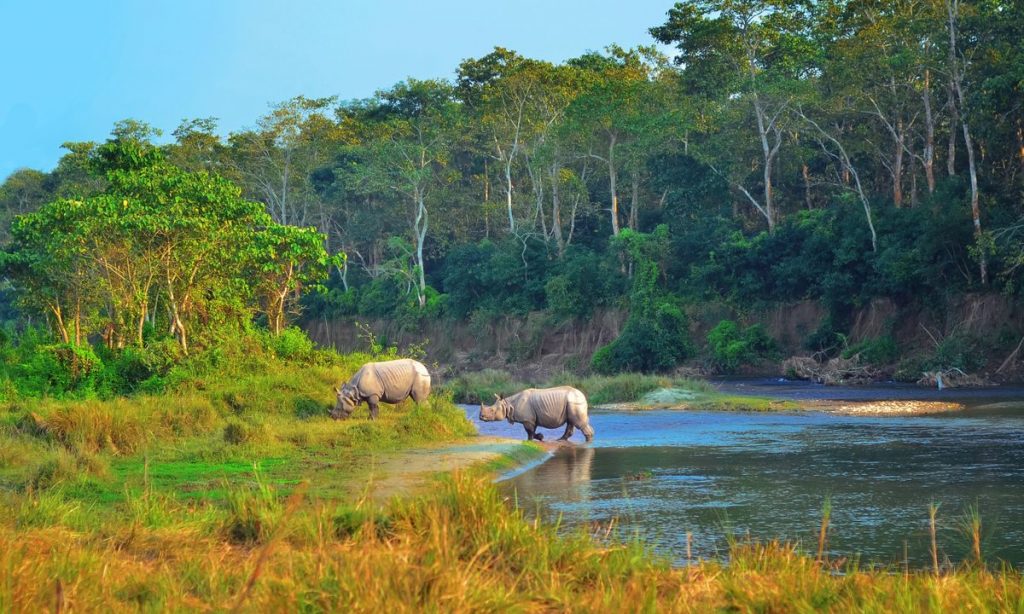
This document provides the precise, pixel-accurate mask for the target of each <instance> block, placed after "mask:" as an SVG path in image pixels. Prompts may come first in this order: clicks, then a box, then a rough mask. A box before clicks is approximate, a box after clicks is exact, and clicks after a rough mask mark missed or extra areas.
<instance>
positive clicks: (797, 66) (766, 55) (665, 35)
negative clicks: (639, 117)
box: [651, 0, 811, 230]
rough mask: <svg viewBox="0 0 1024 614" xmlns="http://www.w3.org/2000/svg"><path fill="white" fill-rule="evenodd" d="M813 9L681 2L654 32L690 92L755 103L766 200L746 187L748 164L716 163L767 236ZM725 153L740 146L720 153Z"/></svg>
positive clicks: (740, 1) (717, 0)
mask: <svg viewBox="0 0 1024 614" xmlns="http://www.w3.org/2000/svg"><path fill="white" fill-rule="evenodd" d="M807 9H808V3H806V2H802V1H801V2H788V1H784V0H696V1H694V2H686V3H677V4H676V5H675V6H674V7H673V8H672V9H670V10H669V13H668V20H667V21H666V22H665V24H664V25H661V26H658V27H655V28H651V34H652V35H653V36H654V37H655V38H656V39H657V40H659V41H660V42H662V43H665V44H672V45H675V46H676V49H677V55H676V57H675V62H676V64H678V65H679V66H680V67H681V68H682V70H681V72H682V77H683V81H684V83H685V84H686V86H687V88H688V90H689V91H691V92H693V93H698V94H700V95H701V96H702V97H710V98H712V100H715V101H717V102H718V103H719V104H722V105H725V106H728V105H732V104H735V103H737V102H742V103H743V104H746V105H749V108H750V110H751V111H752V113H753V120H754V130H753V132H754V134H755V136H756V139H757V142H758V144H759V146H760V161H759V164H758V166H760V170H761V173H760V182H761V193H762V195H761V197H760V198H756V197H755V196H754V195H753V194H752V192H751V190H750V189H748V188H747V187H746V186H745V185H744V183H745V182H746V181H747V180H748V179H747V178H746V177H745V176H744V174H745V173H744V172H743V170H742V169H744V168H748V166H747V164H746V163H745V162H744V161H741V160H735V159H733V160H718V161H714V160H712V161H711V162H717V165H716V166H718V165H721V164H722V162H723V161H724V162H728V163H729V164H730V166H731V167H732V169H733V170H732V172H724V173H723V174H726V175H727V176H728V177H730V181H731V183H732V184H733V185H734V186H735V187H736V189H738V190H739V191H740V192H742V193H743V195H744V196H745V197H746V198H747V200H748V201H749V202H750V204H751V205H752V206H753V207H754V209H755V210H757V212H758V213H760V214H761V215H762V216H763V217H764V218H765V221H766V223H767V225H768V228H769V230H771V229H774V228H775V224H776V222H777V221H778V210H777V209H778V204H777V197H776V194H775V191H774V187H773V185H774V184H773V181H774V173H775V166H776V163H777V160H778V156H779V152H780V149H781V147H782V143H783V138H784V135H785V130H784V128H783V126H782V122H783V121H784V120H785V119H786V112H787V110H789V109H790V108H791V106H792V104H793V102H794V97H795V93H794V86H795V84H796V82H797V81H799V80H800V79H801V78H802V77H803V76H804V74H805V70H806V69H807V67H808V66H807V64H808V57H809V56H810V55H811V49H810V48H809V45H808V40H807V38H806V36H805V34H806V28H807V21H808V19H807V17H808V14H807ZM725 149H731V150H733V151H735V150H736V147H735V145H734V146H733V147H731V148H721V149H720V150H725Z"/></svg>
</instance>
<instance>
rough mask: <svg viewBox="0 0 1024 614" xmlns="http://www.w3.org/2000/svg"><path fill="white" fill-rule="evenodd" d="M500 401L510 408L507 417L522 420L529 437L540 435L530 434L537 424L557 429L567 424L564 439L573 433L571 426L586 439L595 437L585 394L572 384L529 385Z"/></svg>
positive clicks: (510, 419) (516, 420)
mask: <svg viewBox="0 0 1024 614" xmlns="http://www.w3.org/2000/svg"><path fill="white" fill-rule="evenodd" d="M502 401H503V402H504V403H506V404H507V405H508V406H510V408H511V411H509V412H507V415H506V419H507V420H508V421H509V422H518V423H520V424H522V425H523V427H524V428H526V432H527V436H528V437H530V438H537V439H540V437H539V436H536V437H535V436H534V434H533V431H534V429H536V428H537V427H543V428H546V429H556V428H559V427H561V426H566V433H565V435H563V436H562V438H563V439H568V438H569V436H571V435H572V430H573V428H578V429H580V431H582V432H583V435H584V436H585V437H586V439H587V441H590V440H591V439H593V437H594V429H593V428H592V427H591V426H590V416H589V414H588V409H587V397H586V396H584V394H583V393H582V392H580V391H579V390H577V389H575V388H573V387H572V386H558V387H555V388H528V389H526V390H523V391H522V392H519V393H516V394H514V395H512V396H510V397H507V398H505V399H502Z"/></svg>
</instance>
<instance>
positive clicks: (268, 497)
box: [224, 466, 284, 544]
mask: <svg viewBox="0 0 1024 614" xmlns="http://www.w3.org/2000/svg"><path fill="white" fill-rule="evenodd" d="M253 469H254V471H255V480H254V483H253V484H251V485H248V486H243V487H240V488H234V489H231V490H229V491H228V493H227V506H228V515H227V518H226V520H225V521H224V533H225V534H226V536H227V538H228V540H229V541H231V542H232V543H236V544H254V543H261V542H264V541H266V540H267V539H268V538H269V537H270V536H271V535H272V534H273V531H274V528H275V527H276V526H277V524H278V522H279V521H280V519H281V515H282V513H283V512H284V509H283V506H282V505H281V502H280V501H279V500H278V498H277V494H276V493H275V492H274V489H273V488H271V486H270V485H269V484H267V482H266V480H265V479H264V477H263V476H262V475H261V474H260V471H259V468H258V467H256V466H254V467H253Z"/></svg>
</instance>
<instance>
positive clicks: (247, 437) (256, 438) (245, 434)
mask: <svg viewBox="0 0 1024 614" xmlns="http://www.w3.org/2000/svg"><path fill="white" fill-rule="evenodd" d="M269 437H270V430H269V429H268V428H267V425H266V424H265V423H263V422H259V421H251V420H241V419H238V418H230V419H228V423H227V426H225V427H224V441H226V442H228V443H230V444H234V445H240V444H244V443H258V442H262V441H266V440H267V439H269Z"/></svg>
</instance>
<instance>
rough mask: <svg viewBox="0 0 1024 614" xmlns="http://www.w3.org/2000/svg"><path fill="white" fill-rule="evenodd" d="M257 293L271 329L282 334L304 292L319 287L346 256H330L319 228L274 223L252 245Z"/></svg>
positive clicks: (251, 254)
mask: <svg viewBox="0 0 1024 614" xmlns="http://www.w3.org/2000/svg"><path fill="white" fill-rule="evenodd" d="M248 251H249V257H250V259H251V266H252V269H253V279H254V280H255V284H254V285H255V288H254V290H255V293H256V295H257V299H258V302H259V304H260V306H261V308H262V310H263V313H264V314H265V315H266V317H267V327H268V328H269V329H270V331H271V332H272V333H273V334H275V335H279V334H281V331H282V330H284V328H285V325H286V316H287V314H288V313H289V312H290V311H295V310H297V307H298V299H299V297H300V296H301V293H302V291H303V290H309V289H312V288H315V287H319V283H320V282H321V281H323V280H324V279H325V278H326V277H327V273H328V271H329V270H330V267H331V266H332V265H340V263H341V261H342V260H344V258H345V255H344V254H338V255H336V256H333V257H332V256H329V255H328V254H327V250H325V249H324V236H323V235H322V234H321V233H319V232H318V231H317V230H316V229H315V228H298V227H296V226H285V225H281V224H271V225H270V226H267V227H266V228H263V229H260V230H257V231H256V232H255V233H254V234H253V237H252V241H251V242H250V244H249V250H248Z"/></svg>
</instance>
